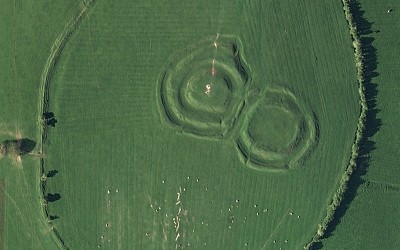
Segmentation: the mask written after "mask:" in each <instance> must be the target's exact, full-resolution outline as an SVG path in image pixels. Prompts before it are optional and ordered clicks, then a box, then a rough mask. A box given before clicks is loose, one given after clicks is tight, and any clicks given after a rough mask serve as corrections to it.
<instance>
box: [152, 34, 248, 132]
mask: <svg viewBox="0 0 400 250" xmlns="http://www.w3.org/2000/svg"><path fill="white" fill-rule="evenodd" d="M242 51H243V49H242V45H241V43H240V41H239V40H238V39H237V38H236V37H232V36H223V35H219V34H217V35H216V36H210V37H207V38H205V39H203V40H201V41H200V42H198V43H196V44H194V45H193V46H190V47H188V48H186V49H184V50H183V51H181V52H179V53H178V54H177V55H176V56H175V57H174V58H173V60H172V62H170V63H169V64H168V65H167V66H166V67H165V69H164V70H163V72H162V74H161V78H160V81H159V92H158V93H159V98H158V99H159V103H160V111H161V114H162V116H163V117H164V119H165V121H167V122H168V123H169V124H171V125H173V126H174V127H176V128H178V129H180V130H182V131H184V132H186V133H190V134H193V135H197V136H207V137H212V138H222V137H224V136H225V135H226V133H227V132H228V131H229V130H230V129H231V128H232V127H233V125H234V123H235V121H236V120H237V116H238V114H239V113H240V110H241V109H242V107H243V103H244V98H245V87H246V85H247V82H248V81H249V75H248V72H249V70H248V68H247V66H246V63H245V60H244V58H243V55H242Z"/></svg>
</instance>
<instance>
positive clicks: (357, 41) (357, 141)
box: [304, 0, 371, 249]
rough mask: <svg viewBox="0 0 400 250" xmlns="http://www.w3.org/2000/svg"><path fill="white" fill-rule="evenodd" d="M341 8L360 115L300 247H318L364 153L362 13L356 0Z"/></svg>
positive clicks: (365, 104) (365, 107) (344, 2)
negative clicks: (332, 188)
mask: <svg viewBox="0 0 400 250" xmlns="http://www.w3.org/2000/svg"><path fill="white" fill-rule="evenodd" d="M342 5H343V11H344V15H345V18H346V21H347V23H348V26H349V32H350V37H351V40H352V46H353V51H354V57H355V67H356V71H357V84H358V94H359V102H360V115H359V118H358V123H357V129H356V132H355V136H354V143H353V145H352V149H351V156H350V160H349V164H348V166H347V167H346V170H345V172H344V173H343V175H342V177H341V179H340V182H339V187H338V189H337V190H336V192H335V193H334V195H333V197H332V199H331V202H330V204H329V205H328V207H327V209H326V216H325V217H324V218H323V220H322V222H321V223H320V224H318V229H317V232H316V234H315V235H314V237H313V238H312V239H311V241H310V242H308V243H307V244H306V245H305V246H304V248H305V249H319V248H320V246H317V243H320V242H321V239H322V238H324V236H326V233H327V229H328V227H329V225H330V223H332V221H333V220H334V218H335V217H334V216H335V212H336V211H337V210H338V209H339V208H340V207H341V206H342V205H344V204H343V199H344V196H345V194H346V191H347V190H348V184H349V181H350V178H351V177H352V176H353V172H354V171H355V170H356V169H357V168H358V167H360V166H359V163H360V162H362V161H361V158H362V157H365V155H362V152H361V147H362V145H363V142H365V140H367V139H368V136H367V135H366V126H367V122H368V121H367V112H368V111H369V110H370V109H369V105H368V100H367V97H366V85H367V83H368V82H367V81H368V79H370V78H371V76H369V75H368V73H370V72H367V71H368V67H367V66H366V64H367V59H366V56H365V55H366V54H368V53H366V51H365V50H366V49H365V48H363V44H362V41H361V37H362V35H363V34H362V30H363V28H362V27H359V26H360V24H359V23H358V22H357V21H356V20H357V19H358V20H359V19H361V18H362V13H359V9H358V8H359V3H358V0H342ZM354 12H357V13H354Z"/></svg>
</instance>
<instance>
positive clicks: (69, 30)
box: [38, 0, 96, 249]
mask: <svg viewBox="0 0 400 250" xmlns="http://www.w3.org/2000/svg"><path fill="white" fill-rule="evenodd" d="M95 2H96V0H87V1H85V0H84V1H83V2H82V3H81V4H80V6H79V10H78V12H77V13H76V14H75V15H74V16H72V17H71V18H70V20H69V21H68V22H67V23H66V25H65V29H64V30H63V31H62V33H61V34H60V35H59V36H58V37H57V39H56V40H55V41H54V43H53V46H52V48H51V52H50V55H49V57H48V59H47V61H46V64H45V66H44V70H43V73H42V76H41V80H40V87H39V102H38V103H39V108H38V112H39V117H41V116H42V115H43V114H45V113H47V112H49V111H50V110H49V102H50V93H49V87H50V81H51V78H52V74H53V72H54V70H55V67H56V65H57V61H58V59H59V57H60V55H61V53H62V51H63V49H64V47H65V44H66V43H67V41H68V39H69V38H70V36H71V35H72V34H73V33H74V31H75V30H76V29H77V27H78V26H79V24H80V23H81V21H82V19H83V18H84V16H85V15H86V13H87V12H88V11H89V9H90V8H91V7H92V6H93V5H94V4H95ZM39 119H41V118H39ZM39 129H40V132H39V135H40V140H38V142H39V150H40V153H41V154H42V155H44V153H45V145H46V141H47V132H48V125H46V124H44V123H43V122H42V123H41V126H39ZM44 164H45V159H44V158H41V159H40V176H39V181H40V187H41V190H40V193H41V196H42V199H43V200H44V197H45V192H46V190H45V188H46V183H45V181H43V180H41V176H43V175H44V174H45V167H44ZM43 212H44V215H45V217H46V220H48V219H49V213H48V210H47V205H46V204H44V206H43ZM49 226H50V228H51V229H52V231H53V235H54V237H55V238H56V241H57V242H58V243H59V245H60V247H61V248H64V249H68V247H67V246H66V245H65V242H64V241H63V240H62V238H61V236H60V234H59V232H58V231H57V229H55V228H54V227H53V226H52V225H51V222H49Z"/></svg>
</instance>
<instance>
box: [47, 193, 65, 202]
mask: <svg viewBox="0 0 400 250" xmlns="http://www.w3.org/2000/svg"><path fill="white" fill-rule="evenodd" d="M45 199H46V201H47V202H55V201H58V200H59V199H61V195H60V194H58V193H55V194H51V193H48V194H47V196H46V197H45Z"/></svg>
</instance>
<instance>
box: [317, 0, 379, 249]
mask: <svg viewBox="0 0 400 250" xmlns="http://www.w3.org/2000/svg"><path fill="white" fill-rule="evenodd" d="M349 5H350V11H351V13H353V17H354V21H355V23H356V25H357V31H358V34H359V36H360V41H361V51H362V53H363V55H364V69H363V77H364V88H365V91H364V94H365V98H366V101H367V107H368V109H367V111H366V118H365V128H364V131H363V137H362V138H361V141H360V144H359V155H358V157H357V159H356V168H355V170H354V171H353V173H352V175H351V176H350V180H349V182H348V184H347V189H346V191H345V193H344V196H343V200H342V202H341V204H340V206H339V207H338V208H337V209H336V211H335V213H334V215H333V219H332V221H331V222H330V223H329V224H328V227H327V230H326V231H325V233H324V236H323V239H324V238H325V239H326V238H328V237H329V236H331V235H333V234H334V231H335V229H336V227H337V226H338V225H339V223H340V222H341V220H342V218H343V216H344V215H345V214H346V211H347V209H348V208H349V206H350V204H351V203H352V201H353V200H354V198H355V197H356V196H357V190H358V188H359V187H360V185H362V184H363V183H364V182H365V180H364V179H363V176H364V175H365V174H366V173H367V170H368V165H369V163H370V154H371V152H372V151H373V150H374V149H375V142H374V141H372V139H371V137H372V136H373V135H375V134H376V133H377V132H378V131H379V129H380V127H381V125H382V120H381V119H379V118H377V114H378V113H379V111H380V110H379V109H378V108H377V105H376V97H377V94H378V90H377V83H373V82H372V79H373V78H374V77H376V76H378V75H379V74H378V73H377V72H376V70H377V65H378V61H377V50H376V49H375V48H374V46H373V41H374V40H375V39H374V38H373V37H371V36H369V35H371V34H373V30H372V24H373V23H371V22H369V21H368V20H366V19H365V17H364V13H365V12H364V11H363V10H362V9H361V5H360V3H359V2H358V1H357V0H356V1H349ZM378 32H379V31H378ZM322 247H323V244H322V243H321V242H318V243H316V244H314V245H313V246H312V247H311V248H310V249H314V250H315V249H321V248H322Z"/></svg>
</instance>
